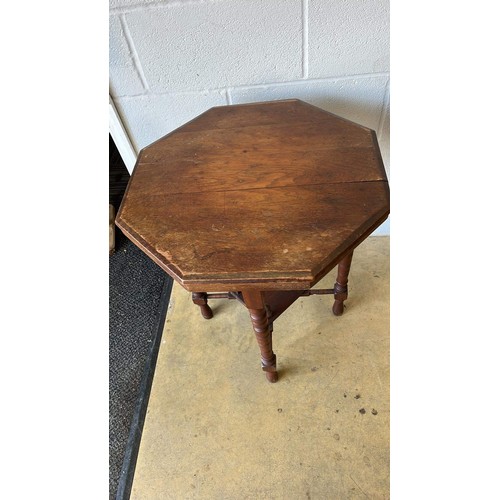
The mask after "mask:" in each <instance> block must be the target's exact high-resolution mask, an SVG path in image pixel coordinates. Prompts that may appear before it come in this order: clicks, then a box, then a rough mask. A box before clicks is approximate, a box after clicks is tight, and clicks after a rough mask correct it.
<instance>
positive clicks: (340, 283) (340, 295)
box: [332, 252, 353, 316]
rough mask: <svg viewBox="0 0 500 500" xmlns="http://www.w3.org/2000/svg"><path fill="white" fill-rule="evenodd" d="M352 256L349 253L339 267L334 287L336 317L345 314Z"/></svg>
mask: <svg viewBox="0 0 500 500" xmlns="http://www.w3.org/2000/svg"><path fill="white" fill-rule="evenodd" d="M352 254H353V252H350V253H348V254H347V255H346V256H345V257H344V258H343V259H342V260H341V261H340V262H339V265H338V271H337V282H336V283H335V286H334V287H333V293H334V297H335V302H334V303H333V307H332V310H333V314H335V316H342V313H343V312H344V300H345V299H347V278H348V276H349V270H350V269H351V261H352Z"/></svg>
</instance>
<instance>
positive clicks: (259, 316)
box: [242, 291, 278, 383]
mask: <svg viewBox="0 0 500 500" xmlns="http://www.w3.org/2000/svg"><path fill="white" fill-rule="evenodd" d="M242 293H243V300H244V302H245V305H246V306H247V308H248V312H249V313H250V319H251V320H252V325H253V330H254V332H255V337H256V338H257V343H258V344H259V349H260V356H261V361H262V369H263V370H264V372H265V374H266V378H267V380H268V381H269V382H273V383H274V382H276V381H277V380H278V372H277V371H276V355H275V354H274V352H273V340H272V325H270V324H269V321H268V319H267V310H266V306H265V304H264V301H263V296H262V292H254V291H249V292H242Z"/></svg>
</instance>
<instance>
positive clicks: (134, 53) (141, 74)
mask: <svg viewBox="0 0 500 500" xmlns="http://www.w3.org/2000/svg"><path fill="white" fill-rule="evenodd" d="M118 17H119V19H120V23H121V25H122V29H123V34H124V35H125V40H126V41H127V45H128V49H129V50H130V54H131V55H132V62H133V63H134V68H135V70H136V72H137V74H138V75H139V78H140V80H141V83H142V86H143V87H144V90H145V91H146V92H147V93H149V85H148V81H147V80H146V76H145V75H144V70H143V69H142V65H141V61H140V60H139V55H138V54H137V50H136V49H135V45H134V41H133V39H132V35H131V34H130V30H129V28H128V24H127V20H126V19H125V14H120V15H119V16H118Z"/></svg>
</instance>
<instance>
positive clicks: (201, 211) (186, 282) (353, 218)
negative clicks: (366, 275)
mask: <svg viewBox="0 0 500 500" xmlns="http://www.w3.org/2000/svg"><path fill="white" fill-rule="evenodd" d="M388 214H389V188H388V183H387V178H386V175H385V170H384V166H383V163H382V159H381V156H380V150H379V147H378V143H377V138H376V135H375V132H374V131H372V130H370V129H368V128H366V127H362V126H360V125H357V124H355V123H352V122H350V121H348V120H345V119H343V118H341V117H338V116H336V115H333V114H331V113H328V112H326V111H324V110H321V109H319V108H317V107H315V106H312V105H310V104H307V103H304V102H302V101H299V100H296V99H292V100H286V101H275V102H268V103H254V104H245V105H236V106H223V107H215V108H212V109H210V110H208V111H206V112H205V113H203V114H202V115H200V116H199V117H197V118H195V119H194V120H192V121H191V122H189V123H187V124H185V125H184V126H182V127H180V128H179V129H177V130H175V131H174V132H172V133H170V134H168V135H167V136H165V137H163V138H161V139H159V140H158V141H156V142H154V143H153V144H151V145H150V146H148V147H147V148H144V149H143V150H142V151H141V152H140V154H139V158H138V160H137V164H136V167H135V169H134V172H133V175H132V178H131V180H130V182H129V185H128V188H127V191H126V193H125V197H124V200H123V203H122V204H121V206H120V210H119V212H118V214H117V218H116V224H117V225H118V226H119V227H120V229H121V230H122V231H123V232H124V233H125V234H126V235H127V236H128V237H129V238H130V239H131V240H132V241H133V242H134V243H135V244H136V245H138V246H139V247H140V248H141V249H142V250H143V251H144V252H145V253H146V254H148V255H149V256H150V257H151V258H152V259H153V260H154V261H155V262H156V263H157V264H158V265H159V266H160V267H162V268H163V269H164V270H165V271H166V272H167V273H168V274H170V275H171V276H172V277H173V278H174V279H176V280H177V281H178V282H179V283H180V284H181V285H182V286H183V287H184V288H186V289H187V290H189V291H191V292H194V295H193V300H194V301H195V303H196V304H197V305H199V306H200V308H201V311H202V314H203V316H204V317H211V316H212V312H211V309H210V307H209V306H208V304H207V299H208V298H209V297H210V295H212V294H210V295H207V292H218V293H221V292H224V293H230V294H231V297H233V298H236V299H238V300H239V301H240V302H245V303H246V305H247V307H248V308H249V310H250V311H251V313H250V315H251V318H252V322H253V324H254V330H255V331H256V334H257V331H259V333H258V339H261V340H260V341H259V345H260V342H261V341H262V342H264V341H263V340H262V339H263V338H266V339H267V338H268V337H267V336H266V335H267V333H266V332H270V331H271V330H272V322H273V321H274V320H275V319H276V318H277V317H278V316H279V315H280V314H282V313H283V312H284V311H285V310H286V309H287V308H288V307H289V306H290V305H291V304H292V303H293V302H294V301H295V300H296V299H297V298H298V297H300V296H303V295H305V294H306V292H307V291H308V290H310V289H311V288H312V287H313V286H314V285H315V284H316V283H317V282H318V281H319V280H320V279H321V278H322V277H323V276H325V275H326V274H327V273H328V272H330V271H331V270H332V269H333V268H334V267H335V266H336V265H337V264H339V263H343V264H341V266H343V267H342V269H344V268H345V262H347V260H346V259H347V258H348V257H347V256H349V255H351V256H352V251H353V250H354V249H355V248H356V247H357V246H358V245H359V244H360V243H361V242H362V241H363V240H364V239H365V238H366V237H368V236H369V235H370V234H371V233H372V232H373V230H374V229H376V228H377V227H378V226H379V225H380V224H381V223H382V222H383V221H384V220H385V219H386V218H387V216H388ZM344 270H345V269H344ZM339 271H340V267H339ZM342 272H344V271H342ZM347 272H348V270H347ZM343 279H344V278H343V275H342V276H340V275H339V278H338V280H337V284H336V287H337V288H336V290H335V295H336V300H335V305H334V313H335V314H337V313H340V312H341V310H343V301H344V300H345V298H344V295H343V294H345V297H347V289H346V290H345V291H344V289H343V288H342V287H343V286H344V285H343V281H342V280H343ZM345 280H346V281H345V286H347V275H346V277H345ZM252 292H253V293H254V294H258V296H259V297H260V300H261V304H260V305H259V307H249V306H248V302H247V300H245V299H244V297H245V294H246V296H247V297H250V296H252V297H253V296H254V295H252ZM255 296H257V295H255ZM252 311H253V312H252ZM262 311H266V315H265V316H264V313H263V312H262ZM266 321H267V326H266ZM269 339H270V335H269ZM265 342H267V340H266V341H265ZM269 342H270V340H269ZM263 345H264V344H263ZM266 345H267V344H266ZM269 345H270V344H269ZM261 350H262V346H261ZM268 354H269V353H267V354H266V355H264V354H263V359H265V360H267V361H266V363H267V364H266V363H264V364H265V366H266V367H267V366H272V363H271V359H272V357H269V356H268ZM266 356H267V357H266ZM273 356H274V354H273ZM270 363H271V364H270ZM268 373H274V372H272V371H271V372H268ZM273 377H274V375H273Z"/></svg>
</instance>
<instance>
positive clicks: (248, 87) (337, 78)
mask: <svg viewBox="0 0 500 500" xmlns="http://www.w3.org/2000/svg"><path fill="white" fill-rule="evenodd" d="M384 76H385V77H388V76H389V74H388V73H365V74H359V75H346V76H329V77H324V78H308V79H307V80H304V79H302V78H301V79H299V80H287V81H284V82H267V83H251V84H248V83H245V84H241V85H232V86H231V87H214V88H208V89H193V90H171V91H166V92H148V93H147V94H135V95H117V96H115V97H116V98H117V99H127V98H132V97H154V96H162V95H178V94H179V95H189V94H199V93H200V92H220V91H222V90H225V89H226V88H227V89H228V92H229V97H230V99H231V100H232V95H231V91H234V90H251V89H263V88H267V87H284V86H286V85H297V86H300V85H304V84H305V83H325V82H337V81H346V80H356V79H369V78H381V77H384Z"/></svg>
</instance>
